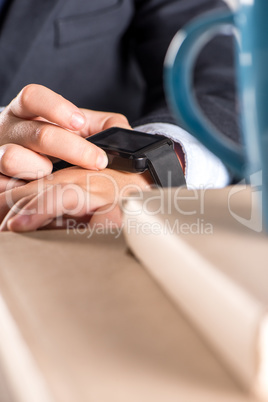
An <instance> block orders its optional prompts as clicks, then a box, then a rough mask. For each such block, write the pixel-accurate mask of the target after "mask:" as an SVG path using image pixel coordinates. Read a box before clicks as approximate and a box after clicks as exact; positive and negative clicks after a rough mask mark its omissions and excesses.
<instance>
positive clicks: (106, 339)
mask: <svg viewBox="0 0 268 402" xmlns="http://www.w3.org/2000/svg"><path fill="white" fill-rule="evenodd" d="M88 235H89V233H84V234H83V235H81V234H78V233H75V232H71V233H69V234H68V233H67V232H65V231H43V232H36V233H30V234H23V235H20V234H12V233H2V234H1V236H0V240H1V242H0V253H1V267H0V292H1V297H0V328H1V331H0V363H1V364H0V365H1V368H2V371H3V373H4V377H5V384H6V385H7V386H8V390H9V392H10V394H11V395H12V402H13V401H16V402H37V401H38V402H52V401H53V402H78V401H79V402H86V401H87V402H89V401H90V402H95V401H96V402H106V401H107V402H113V401H115V402H121V401H122V402H126V401H127V402H132V401H133V402H134V401H135V402H137V401H144V402H145V401H146V402H148V401H149V402H150V401H154V402H160V401H161V402H163V401H168V402H173V401H174V402H175V401H176V402H178V401H183V402H188V401H189V402H192V401H194V402H196V401H198V402H202V401H204V402H209V401H213V402H215V401H224V402H225V401H228V402H242V401H253V398H252V397H250V396H248V395H245V394H244V393H243V391H242V390H241V389H240V388H239V387H238V385H237V384H236V383H235V382H234V381H233V379H231V378H230V377H229V375H228V374H227V373H226V371H225V370H224V368H223V367H222V366H221V365H220V364H219V363H218V361H217V359H216V358H215V357H214V355H213V354H212V353H211V352H210V350H208V349H207V347H206V346H205V344H204V343H203V342H202V340H201V339H200V338H199V337H198V335H197V334H196V333H195V331H194V330H193V329H192V328H191V326H190V325H189V324H188V322H187V321H186V319H185V318H184V317H183V315H182V314H181V312H180V311H179V310H178V309H176V307H175V306H174V305H173V304H172V302H171V301H170V300H169V299H168V298H167V297H166V296H165V295H164V293H163V292H162V290H161V289H160V288H159V287H158V285H157V284H156V283H155V282H154V281H153V279H152V278H151V277H150V276H149V275H148V273H147V272H146V271H145V270H144V269H143V268H142V266H141V265H140V264H139V263H138V262H137V261H136V260H135V258H134V257H133V256H132V255H131V254H130V253H129V252H128V250H127V248H126V245H125V241H124V239H123V238H122V236H120V237H119V238H117V239H116V238H115V236H114V235H108V234H107V235H94V236H92V237H91V238H88ZM1 384H2V383H1V382H0V385H1ZM0 400H1V402H10V398H9V397H8V395H7V391H6V390H5V388H2V387H1V395H0Z"/></svg>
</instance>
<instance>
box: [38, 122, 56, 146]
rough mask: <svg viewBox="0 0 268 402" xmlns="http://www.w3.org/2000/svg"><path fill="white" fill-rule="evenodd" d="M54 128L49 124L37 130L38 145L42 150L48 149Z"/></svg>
mask: <svg viewBox="0 0 268 402" xmlns="http://www.w3.org/2000/svg"><path fill="white" fill-rule="evenodd" d="M52 131H53V130H52V128H51V126H50V125H49V124H42V125H41V126H40V127H39V128H38V129H37V130H36V144H37V145H38V147H40V149H41V150H42V149H46V147H47V145H48V143H49V141H50V138H51V135H52Z"/></svg>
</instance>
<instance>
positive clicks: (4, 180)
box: [0, 174, 27, 193]
mask: <svg viewBox="0 0 268 402" xmlns="http://www.w3.org/2000/svg"><path fill="white" fill-rule="evenodd" d="M25 184H27V182H26V181H24V180H19V179H14V178H10V177H7V176H4V175H2V174H0V193H4V192H5V191H8V190H10V189H12V188H14V187H20V186H24V185H25Z"/></svg>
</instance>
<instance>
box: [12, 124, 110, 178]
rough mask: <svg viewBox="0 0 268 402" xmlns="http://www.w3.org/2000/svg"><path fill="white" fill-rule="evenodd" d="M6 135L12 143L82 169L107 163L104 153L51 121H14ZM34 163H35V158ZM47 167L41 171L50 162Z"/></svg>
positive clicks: (96, 167)
mask: <svg viewBox="0 0 268 402" xmlns="http://www.w3.org/2000/svg"><path fill="white" fill-rule="evenodd" d="M9 137H10V138H11V140H12V142H16V143H17V144H18V145H21V146H23V147H24V148H28V149H31V150H32V151H35V152H38V153H42V154H45V155H49V156H52V157H55V158H59V159H63V160H65V161H67V162H69V163H71V164H72V165H77V166H81V167H83V168H85V169H94V170H96V169H97V170H99V169H104V168H105V167H106V166H107V163H108V159H107V156H106V153H105V152H104V151H103V150H102V149H100V148H98V147H97V146H96V145H94V144H91V143H90V142H88V141H86V140H85V139H84V138H81V137H80V136H78V135H76V134H74V133H72V132H70V131H67V130H65V129H63V128H61V127H59V126H57V125H55V124H49V123H44V122H40V121H27V122H25V121H23V122H21V123H18V124H17V127H16V131H13V133H11V134H10V135H9ZM35 162H37V157H36V158H35ZM40 162H41V159H40ZM44 162H45V160H43V164H44ZM35 164H36V163H35ZM43 164H42V167H43V168H44V166H43ZM36 165H37V164H36ZM49 167H50V169H48V165H47V169H46V170H45V169H44V172H48V171H51V164H50V165H49ZM30 170H32V169H30ZM40 170H41V169H40ZM46 174H48V173H46Z"/></svg>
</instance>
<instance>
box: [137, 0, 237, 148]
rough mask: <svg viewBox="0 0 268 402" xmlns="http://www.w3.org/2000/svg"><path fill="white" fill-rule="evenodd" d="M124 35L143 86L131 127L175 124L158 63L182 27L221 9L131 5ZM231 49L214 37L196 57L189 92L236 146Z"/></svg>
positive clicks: (146, 2)
mask: <svg viewBox="0 0 268 402" xmlns="http://www.w3.org/2000/svg"><path fill="white" fill-rule="evenodd" d="M135 5H136V13H135V18H134V19H133V22H132V25H131V28H130V31H129V38H130V46H131V48H132V50H133V52H134V54H135V57H136V60H137V63H138V67H139V69H140V71H141V73H142V76H143V79H144V83H145V91H146V96H145V102H144V105H143V113H142V118H141V119H140V120H139V121H136V122H135V124H136V125H137V124H146V123H149V122H168V123H175V121H176V120H175V119H174V117H173V116H172V115H171V113H170V112H169V110H168V108H167V105H166V102H165V96H164V90H163V63H164V58H165V55H166V51H167V48H168V46H169V44H170V42H171V40H172V38H173V36H174V35H175V33H176V32H177V31H178V30H179V29H181V28H182V27H183V26H184V25H185V24H187V23H188V22H190V21H191V20H192V19H193V18H195V17H198V16H200V15H201V14H202V13H204V12H207V11H212V10H219V9H227V6H226V4H225V3H223V1H221V0H175V1H174V0H137V1H136V2H135ZM233 59H234V57H233V44H232V38H231V37H229V36H218V37H216V38H215V39H214V40H213V41H211V42H210V43H209V44H208V45H207V46H206V47H205V49H204V50H203V51H202V53H201V54H200V56H199V58H198V60H197V64H196V68H195V75H194V89H195V93H196V96H197V100H198V102H199V104H200V106H201V108H202V109H203V111H204V113H205V114H206V115H207V116H208V118H209V119H210V120H211V121H212V122H213V124H214V125H215V126H216V127H218V128H219V129H220V130H221V131H222V132H223V133H224V134H225V135H227V136H228V137H230V138H232V139H234V140H235V141H236V142H238V141H239V129H238V124H237V120H238V119H237V112H236V101H235V98H236V96H235V92H236V91H235V84H234V81H235V80H234V62H233Z"/></svg>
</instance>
